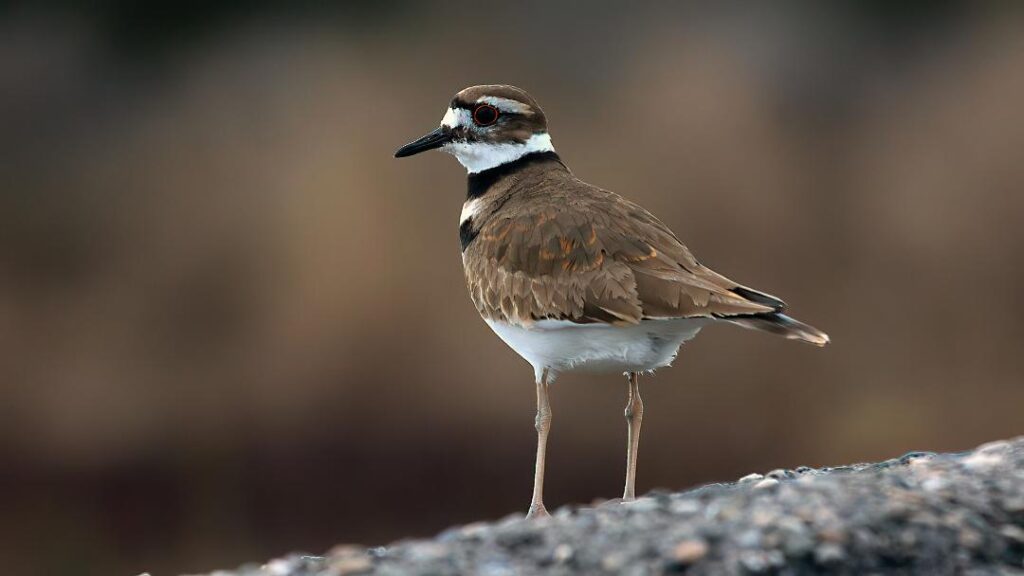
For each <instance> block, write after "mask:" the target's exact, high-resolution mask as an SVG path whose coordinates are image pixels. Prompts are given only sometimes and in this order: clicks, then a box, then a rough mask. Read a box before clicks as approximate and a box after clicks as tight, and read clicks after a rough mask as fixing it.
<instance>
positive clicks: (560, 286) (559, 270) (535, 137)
mask: <svg viewBox="0 0 1024 576" xmlns="http://www.w3.org/2000/svg"><path fill="white" fill-rule="evenodd" d="M432 149H440V150H442V151H444V152H448V153H450V154H452V155H454V156H455V157H456V159H458V161H459V162H460V163H461V164H462V165H463V166H465V167H466V170H468V171H469V186H468V194H467V197H466V202H465V204H463V206H462V216H461V218H460V219H459V239H460V241H461V244H462V264H463V268H464V270H465V276H466V284H467V285H468V287H469V294H470V297H471V298H472V300H473V303H474V304H475V305H476V308H477V311H479V312H480V315H481V316H482V317H483V319H484V321H485V322H486V323H487V325H488V326H490V327H491V329H492V330H493V331H494V332H495V334H497V335H498V337H500V338H501V339H502V340H504V341H505V343H506V344H508V345H509V346H510V347H511V348H512V349H513V350H515V351H516V353H518V354H519V355H520V356H522V357H523V358H524V359H525V360H526V361H527V362H529V363H530V364H531V365H532V366H533V370H534V376H535V382H536V387H537V415H536V419H535V426H536V429H537V460H536V468H535V472H534V484H533V499H532V500H531V502H530V508H529V512H528V514H527V517H536V516H546V515H547V510H546V509H545V508H544V499H543V494H544V456H545V450H546V446H547V438H548V431H549V429H550V426H551V407H550V404H549V403H548V387H549V385H550V384H551V382H552V381H554V379H555V377H556V376H557V375H558V374H559V373H562V372H569V371H592V372H609V371H610V372H621V373H625V375H626V376H627V380H628V385H629V398H628V401H627V404H626V411H625V414H626V422H627V433H628V435H627V438H628V440H627V448H626V486H625V490H624V492H623V496H622V498H623V500H624V501H629V500H633V499H634V497H635V495H634V485H635V481H636V461H637V446H638V443H639V439H640V423H641V419H642V417H643V411H644V405H643V401H642V400H641V399H640V386H639V375H640V374H641V373H644V372H650V371H653V370H655V369H657V368H661V367H664V366H668V365H669V364H670V363H671V362H672V360H673V359H674V358H675V356H676V354H677V353H678V351H679V347H680V345H682V343H683V342H685V341H687V340H689V339H691V338H693V337H694V336H696V335H697V333H698V332H699V331H700V329H701V328H703V327H705V326H707V325H709V324H715V323H722V322H725V323H729V324H735V325H739V326H743V327H745V328H754V329H757V330H762V331H765V332H771V333H774V334H778V335H780V336H783V337H785V338H790V339H793V340H800V341H803V342H809V343H811V344H815V345H818V346H824V345H825V344H827V343H828V341H829V339H828V336H827V335H826V334H825V333H824V332H822V331H820V330H818V329H816V328H813V327H811V326H808V325H807V324H803V323H801V322H798V321H797V320H794V319H793V318H790V317H789V316H787V315H785V314H784V313H783V310H784V309H785V306H786V305H785V304H784V303H783V302H782V301H781V300H779V299H778V298H776V297H774V296H770V295H768V294H765V293H764V292H759V291H757V290H754V289H751V288H747V287H746V286H742V285H740V284H737V283H735V282H733V281H732V280H729V279H728V278H726V277H725V276H722V275H721V274H718V273H716V272H714V271H712V270H711V269H709V268H707V267H705V266H704V265H703V264H701V263H700V262H698V261H697V259H696V258H694V256H693V254H692V253H691V252H690V250H689V249H687V248H686V246H685V245H683V243H682V242H680V240H679V239H678V238H677V237H676V235H675V234H674V233H672V231H671V230H669V228H668V227H667V226H665V225H664V224H663V223H662V222H661V221H660V220H658V219H657V218H655V217H654V216H653V215H652V214H651V213H650V212H648V211H647V210H644V209H643V208H641V207H640V206H638V205H636V204H634V203H632V202H630V201H629V200H626V199H625V198H623V197H621V196H619V195H618V194H615V193H614V192H609V191H607V190H602V189H601V188H598V187H596V186H592V185H590V184H587V183H586V182H583V181H581V180H580V179H578V178H576V176H574V175H573V173H572V172H570V171H569V169H568V168H567V167H566V165H565V163H564V162H562V160H561V159H560V158H559V157H558V155H557V154H556V153H555V149H554V147H553V146H552V144H551V136H550V135H549V134H548V125H547V118H546V117H545V116H544V112H543V111H542V110H541V108H540V106H538V105H537V102H536V101H535V100H534V99H533V98H532V97H531V96H530V95H529V94H527V93H526V92H524V91H523V90H520V89H519V88H515V87H513V86H506V85H487V86H472V87H470V88H466V89H465V90H463V91H461V92H459V93H458V94H456V95H455V98H454V99H453V100H452V101H451V104H450V105H449V106H448V110H447V111H446V112H445V114H444V118H443V119H442V120H441V126H440V127H438V128H437V129H436V130H434V131H433V132H430V133H429V134H427V135H426V136H423V137H422V138H420V139H418V140H416V141H414V142H411V143H409V144H406V145H405V146H402V147H401V148H399V149H398V151H397V152H395V157H396V158H401V157H405V156H412V155H413V154H418V153H420V152H424V151H426V150H432Z"/></svg>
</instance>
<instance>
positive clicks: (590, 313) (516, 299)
mask: <svg viewBox="0 0 1024 576" xmlns="http://www.w3.org/2000/svg"><path fill="white" fill-rule="evenodd" d="M476 201H477V202H479V203H480V207H479V208H477V209H476V210H475V213H474V215H473V217H472V219H471V224H470V226H471V228H472V230H473V232H474V235H475V238H474V239H473V240H472V241H471V242H469V243H468V244H467V246H466V248H465V251H464V252H463V262H464V264H465V272H466V282H467V284H468V286H469V292H470V296H471V297H472V299H473V302H474V303H475V304H476V307H477V310H478V311H479V312H480V314H481V315H482V316H483V317H484V318H487V319H491V320H497V321H504V322H510V323H513V324H517V325H521V326H528V325H530V324H531V323H532V322H534V321H536V320H540V319H555V320H571V321H573V322H583V323H587V322H607V323H613V324H618V323H625V324H636V323H638V322H640V321H642V320H645V319H665V318H696V317H707V318H728V317H735V316H752V315H768V314H773V313H775V312H779V311H781V310H782V308H783V303H782V302H781V301H780V300H778V299H775V298H774V297H771V296H768V295H765V294H761V293H759V292H756V291H754V290H751V289H749V288H745V287H743V286H740V285H739V284H737V283H735V282H733V281H731V280H729V279H728V278H726V277H724V276H722V275H720V274H718V273H716V272H714V271H712V270H710V269H709V268H707V267H705V266H703V265H701V264H700V263H699V262H698V261H697V259H696V258H694V257H693V254H692V253H691V252H690V251H689V250H688V249H687V248H686V246H685V245H683V243H682V242H680V241H679V239H678V238H677V237H676V236H675V234H673V233H672V231H671V230H669V229H668V227H666V226H665V225H664V224H663V223H662V222H661V221H660V220H658V219H657V218H655V217H654V216H653V215H652V214H651V213H650V212H648V211H647V210H644V209H643V208H641V207H640V206H637V205H636V204H634V203H632V202H629V201H628V200H625V199H624V198H622V197H621V196H619V195H617V194H615V193H613V192H609V191H607V190H602V189H600V188H597V187H596V186H591V185H590V184H587V183H585V182H582V181H581V180H579V179H578V178H576V177H574V176H573V175H572V173H571V172H569V170H568V169H567V168H566V167H565V165H564V164H562V162H561V161H560V160H559V159H558V158H557V157H554V156H553V155H543V156H541V157H539V158H536V159H531V160H528V161H527V162H524V163H523V166H522V167H521V168H520V169H519V170H517V171H516V172H515V174H514V175H510V176H508V177H505V178H502V179H500V180H499V181H498V182H496V183H495V184H494V185H493V186H492V187H491V188H490V189H489V190H488V191H487V192H486V193H485V194H484V195H482V196H481V197H480V198H479V199H477V200H476Z"/></svg>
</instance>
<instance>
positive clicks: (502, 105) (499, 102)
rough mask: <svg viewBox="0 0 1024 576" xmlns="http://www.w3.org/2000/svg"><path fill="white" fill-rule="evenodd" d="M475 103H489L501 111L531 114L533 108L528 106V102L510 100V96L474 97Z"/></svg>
mask: <svg viewBox="0 0 1024 576" xmlns="http://www.w3.org/2000/svg"><path fill="white" fill-rule="evenodd" d="M476 103H477V104H490V105H491V106H494V107H495V108H497V109H498V110H501V111H502V112H509V113H511V114H533V109H532V108H530V105H529V104H524V103H522V102H520V101H518V100H512V99H510V98H499V97H497V96H481V97H479V98H477V99H476Z"/></svg>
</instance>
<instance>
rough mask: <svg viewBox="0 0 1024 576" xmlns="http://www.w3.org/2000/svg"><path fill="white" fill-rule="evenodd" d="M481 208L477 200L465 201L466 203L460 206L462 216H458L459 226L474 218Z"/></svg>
mask: <svg viewBox="0 0 1024 576" xmlns="http://www.w3.org/2000/svg"><path fill="white" fill-rule="evenodd" d="M482 206H483V202H482V201H481V200H480V199H479V198H473V199H471V200H466V202H465V203H464V204H463V205H462V215H461V216H459V226H462V225H463V224H464V223H465V222H466V220H469V219H470V218H472V217H473V216H476V213H477V211H478V210H480V208H481V207H482Z"/></svg>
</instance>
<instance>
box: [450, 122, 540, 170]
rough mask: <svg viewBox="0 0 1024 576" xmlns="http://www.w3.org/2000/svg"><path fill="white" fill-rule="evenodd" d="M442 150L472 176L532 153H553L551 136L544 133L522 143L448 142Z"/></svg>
mask: <svg viewBox="0 0 1024 576" xmlns="http://www.w3.org/2000/svg"><path fill="white" fill-rule="evenodd" d="M442 150H444V151H445V152H448V153H449V154H452V155H454V156H455V158H456V159H457V160H458V161H459V163H460V164H462V165H463V166H465V167H466V170H467V171H469V173H470V174H472V173H474V172H482V171H484V170H488V169H490V168H494V167H496V166H501V165H502V164H507V163H509V162H512V161H513V160H518V159H520V158H522V157H523V156H526V155H527V154H530V153H532V152H554V151H555V147H554V146H552V144H551V135H549V134H548V133H547V132H544V133H542V134H534V135H533V136H530V137H529V138H528V139H527V140H526V142H523V143H518V142H517V143H511V142H507V143H503V144H492V143H489V142H450V143H448V144H445V145H444V147H443V148H442Z"/></svg>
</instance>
